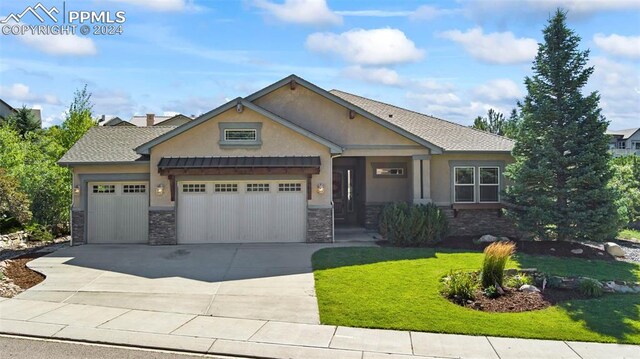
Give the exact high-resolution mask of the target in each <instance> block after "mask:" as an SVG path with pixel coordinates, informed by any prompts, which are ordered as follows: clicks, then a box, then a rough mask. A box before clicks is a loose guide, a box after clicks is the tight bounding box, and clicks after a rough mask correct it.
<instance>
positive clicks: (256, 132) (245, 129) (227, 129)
mask: <svg viewBox="0 0 640 359" xmlns="http://www.w3.org/2000/svg"><path fill="white" fill-rule="evenodd" d="M230 131H237V132H250V133H252V134H253V138H251V139H247V140H243V139H235V140H232V139H229V138H228V136H227V135H228V134H229V132H230ZM223 136H224V140H225V142H236V141H237V142H239V143H240V142H242V143H247V142H255V141H256V140H257V139H258V130H257V129H255V128H225V129H224V130H223Z"/></svg>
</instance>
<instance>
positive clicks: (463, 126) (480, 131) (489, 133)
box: [329, 89, 515, 142]
mask: <svg viewBox="0 0 640 359" xmlns="http://www.w3.org/2000/svg"><path fill="white" fill-rule="evenodd" d="M334 91H335V92H341V93H344V94H347V95H351V96H355V97H359V98H362V99H365V100H368V101H373V102H377V103H379V104H383V105H386V106H391V107H395V108H397V109H399V110H403V111H407V112H412V113H415V114H418V115H420V116H426V117H431V118H433V119H434V120H438V121H442V122H446V123H449V124H452V125H455V126H459V127H462V128H466V129H470V130H473V131H476V132H479V133H482V134H487V135H491V136H495V137H498V138H500V139H504V140H508V141H511V142H515V141H514V140H512V139H510V138H508V137H505V136H500V135H496V134H495V133H491V132H487V131H482V130H478V129H476V128H473V127H470V126H465V125H462V124H459V123H456V122H453V121H449V120H445V119H443V118H440V117H435V116H433V115H427V114H424V113H421V112H418V111H414V110H410V109H407V108H404V107H400V106H397V105H393V104H390V103H387V102H382V101H380V100H375V99H372V98H368V97H364V96H360V95H356V94H353V93H351V92H346V91H342V90H338V89H332V90H329V92H334Z"/></svg>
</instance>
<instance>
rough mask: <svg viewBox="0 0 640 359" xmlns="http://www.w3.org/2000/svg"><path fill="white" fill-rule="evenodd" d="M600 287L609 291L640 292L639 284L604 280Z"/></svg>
mask: <svg viewBox="0 0 640 359" xmlns="http://www.w3.org/2000/svg"><path fill="white" fill-rule="evenodd" d="M602 289H603V290H604V291H605V292H611V293H640V284H638V283H627V282H616V281H606V282H604V283H603V287H602Z"/></svg>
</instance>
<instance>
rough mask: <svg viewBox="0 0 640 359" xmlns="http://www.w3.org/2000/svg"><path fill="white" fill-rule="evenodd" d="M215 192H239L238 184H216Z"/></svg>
mask: <svg viewBox="0 0 640 359" xmlns="http://www.w3.org/2000/svg"><path fill="white" fill-rule="evenodd" d="M213 191H214V192H238V184H237V183H216V184H215V185H214V186H213Z"/></svg>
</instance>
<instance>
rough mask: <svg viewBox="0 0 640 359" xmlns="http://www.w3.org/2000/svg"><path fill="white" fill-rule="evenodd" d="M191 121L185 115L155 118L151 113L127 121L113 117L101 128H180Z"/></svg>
mask: <svg viewBox="0 0 640 359" xmlns="http://www.w3.org/2000/svg"><path fill="white" fill-rule="evenodd" d="M191 121H193V119H192V118H191V117H187V116H185V115H181V114H177V115H174V116H156V115H154V114H152V113H150V114H147V115H145V116H133V117H131V119H130V120H129V121H124V120H122V119H120V118H119V117H114V118H112V119H110V120H109V121H103V122H101V125H102V126H137V127H150V126H181V125H184V124H185V123H187V122H191Z"/></svg>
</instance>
